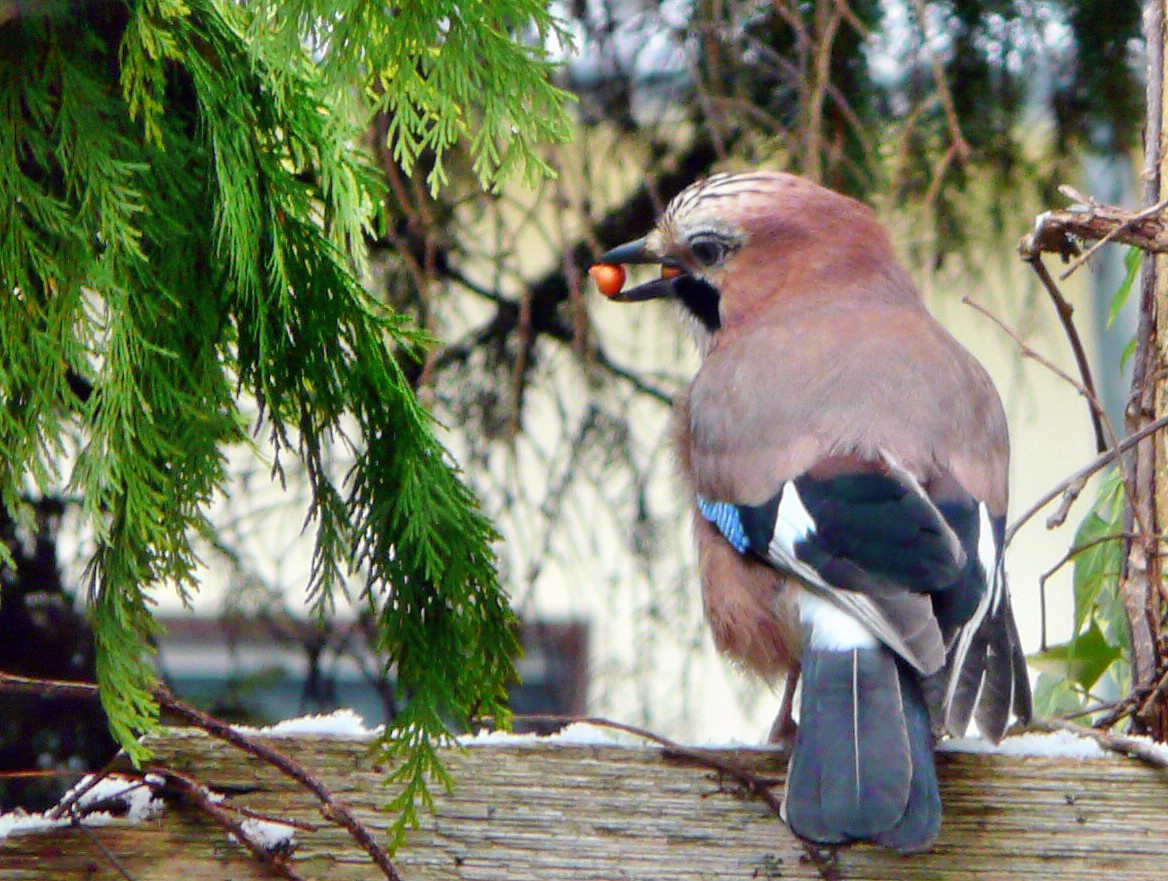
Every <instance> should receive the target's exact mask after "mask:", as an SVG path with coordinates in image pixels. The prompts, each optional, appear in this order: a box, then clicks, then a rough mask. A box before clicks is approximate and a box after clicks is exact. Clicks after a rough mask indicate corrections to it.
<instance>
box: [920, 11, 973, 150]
mask: <svg viewBox="0 0 1168 881" xmlns="http://www.w3.org/2000/svg"><path fill="white" fill-rule="evenodd" d="M912 3H913V8H914V9H915V11H916V14H917V20H918V22H919V23H920V26H921V34H922V35H923V37H924V48H925V52H926V53H927V54H928V56H929V64H930V65H931V66H932V69H933V80H934V82H935V84H936V86H937V94H938V95H939V96H940V98H941V106H942V107H943V108H944V109H945V120H946V122H947V123H948V124H949V139H950V141H951V142H952V147H953V148H955V150H956V152H955V154H954V156H953V158H955V159H956V160H957V161H958V162H964V161H965V160H966V159H968V158H969V154H970V147H969V142H968V141H967V140H965V135H964V134H963V133H962V131H961V122H960V118H959V116H958V114H957V105H956V104H955V103H954V101H953V92H952V91H951V90H950V89H949V81H948V79H947V78H946V76H945V67H944V65H943V64H942V63H941V59H940V57H939V56H938V55H937V53H936V52H934V51H933V48H932V46H930V45H929V40H930V37H929V24H928V11H927V10H926V9H925V4H924V0H912Z"/></svg>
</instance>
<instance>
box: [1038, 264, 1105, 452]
mask: <svg viewBox="0 0 1168 881" xmlns="http://www.w3.org/2000/svg"><path fill="white" fill-rule="evenodd" d="M1023 259H1025V260H1026V262H1027V263H1029V264H1030V266H1031V268H1033V269H1034V273H1035V275H1037V276H1038V280H1039V281H1041V282H1042V286H1043V287H1044V288H1046V292H1047V293H1048V294H1049V295H1050V299H1051V300H1052V301H1053V303H1054V308H1055V312H1057V313H1058V317H1059V322H1060V323H1061V324H1062V326H1063V331H1064V332H1065V333H1066V335H1067V340H1068V341H1069V342H1070V344H1071V351H1072V352H1073V353H1074V355H1075V364H1077V365H1078V367H1079V377H1080V378H1081V379H1082V381H1083V387H1084V388H1085V389H1086V390H1087V392H1088V394H1089V397H1088V398H1087V400H1088V405H1089V408H1090V410H1091V425H1092V426H1093V427H1094V429H1095V452H1097V453H1102V452H1103V451H1104V450H1106V449H1107V448H1108V447H1110V446H1112V445H1113V444H1114V443H1115V441H1116V437H1115V429H1114V428H1113V427H1112V426H1111V424H1110V423H1107V427H1106V430H1107V435H1109V436H1105V435H1104V422H1105V420H1106V419H1107V413H1106V411H1105V410H1104V409H1103V407H1102V405H1101V404H1100V403H1099V398H1098V395H1097V393H1096V391H1095V380H1094V378H1093V377H1092V375H1091V364H1090V362H1089V361H1088V360H1087V351H1086V350H1085V349H1084V348H1083V341H1082V339H1081V338H1080V337H1079V331H1078V328H1076V327H1075V322H1074V314H1075V307H1074V306H1072V305H1071V304H1070V303H1069V302H1068V301H1067V298H1066V297H1064V296H1063V294H1062V291H1060V290H1059V287H1058V285H1057V284H1055V280H1054V279H1053V278H1051V277H1050V272H1048V271H1047V268H1046V265H1045V264H1044V263H1043V262H1042V256H1041V255H1039V254H1034V255H1033V256H1025V257H1024V258H1023ZM1061 277H1062V278H1065V277H1066V275H1065V274H1064V275H1063V276H1061Z"/></svg>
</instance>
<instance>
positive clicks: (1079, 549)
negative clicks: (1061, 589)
mask: <svg viewBox="0 0 1168 881" xmlns="http://www.w3.org/2000/svg"><path fill="white" fill-rule="evenodd" d="M1133 537H1134V536H1133V533H1130V532H1117V533H1114V534H1112V535H1101V536H1099V537H1098V538H1094V539H1092V540H1091V541H1088V542H1084V543H1083V544H1081V545H1075V546H1074V547H1073V548H1071V549H1070V550H1068V551H1067V552H1066V553H1065V554H1063V555H1062V556H1061V557H1059V559H1058V562H1056V563H1055V564H1054V565H1053V566H1051V567H1050V568H1049V569H1047V570H1046V571H1045V572H1043V573H1042V574H1041V575H1040V576H1038V612H1039V616H1040V617H1041V619H1042V621H1041V624H1040V631H1041V633H1042V639H1041V641H1040V643H1039V648H1038V650H1039V651H1040V652H1044V651H1046V582H1047V581H1048V580H1050V578H1051V577H1052V576H1053V575H1054V574H1055V573H1056V572H1058V571H1059V570H1060V569H1062V568H1063V566H1065V565H1067V563H1069V562H1071V560H1073V559H1074V558H1075V557H1077V556H1078V555H1079V554H1081V553H1083V551H1086V550H1090V549H1091V548H1093V547H1097V546H1098V545H1101V544H1104V543H1105V542H1109V541H1119V540H1121V539H1130V538H1133Z"/></svg>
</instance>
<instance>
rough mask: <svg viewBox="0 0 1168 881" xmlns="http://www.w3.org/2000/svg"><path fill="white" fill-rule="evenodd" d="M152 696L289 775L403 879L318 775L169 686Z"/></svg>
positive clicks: (388, 872)
mask: <svg viewBox="0 0 1168 881" xmlns="http://www.w3.org/2000/svg"><path fill="white" fill-rule="evenodd" d="M155 697H157V698H158V701H159V703H160V704H161V705H162V707H163V708H164V709H166V710H167V711H169V712H171V713H173V714H174V715H176V716H178V717H179V718H181V719H182V720H183V721H185V722H187V723H189V724H191V725H194V726H195V727H196V728H202V729H203V730H204V731H206V732H207V733H208V734H211V735H213V736H215V737H218V738H219V739H220V740H225V741H227V742H228V743H230V744H232V745H233V746H236V747H239V748H240V749H242V750H243V751H244V752H246V753H250V754H251V755H253V756H255V757H256V758H259V759H262V760H263V761H265V762H267V763H268V764H270V765H274V766H275V767H276V768H278V769H279V770H280V771H282V772H283V773H284V774H285V775H287V776H288V777H291V778H292V779H293V780H295V781H296V782H297V783H299V784H300V785H301V786H303V787H304V788H305V789H307V790H308V791H309V792H311V793H312V794H313V795H315V796H316V798H317V800H318V801H319V802H320V804H321V808H320V812H321V814H323V815H324V817H325V819H327V820H331V821H332V822H334V823H337V824H339V825H341V826H344V827H345V829H346V830H347V831H348V833H349V835H350V836H351V837H352V839H353V840H354V841H355V842H357V844H359V845H360V846H361V848H362V849H363V850H364V851H365V852H366V853H367V854H369V856H370V858H371V859H372V860H373V862H374V864H375V865H376V866H377V868H379V869H380V870H381V872H382V874H384V875H385V877H386V878H388V879H389V881H402V877H401V875H399V874H398V871H397V869H395V868H394V866H393V863H392V862H390V859H389V854H388V853H386V851H385V848H383V847H382V846H381V845H380V844H378V843H377V842H376V841H375V840H374V838H373V834H372V833H371V832H370V831H369V829H368V828H367V827H366V826H365V824H364V823H362V822H361V821H360V820H358V819H357V817H356V815H355V814H354V813H353V811H352V809H351V808H349V806H348V805H346V804H345V803H344V802H342V801H341V800H340V799H338V798H337V797H336V796H334V795H333V794H332V792H330V791H329V789H328V787H327V786H325V785H324V784H323V783H322V782H321V781H320V779H319V778H318V777H316V776H315V775H314V774H313V773H312V772H311V771H309V770H308V768H306V767H305V766H304V765H303V764H301V763H300V762H298V761H296V760H295V759H293V758H292V757H291V756H286V755H284V753H282V752H280V751H278V750H276V749H273V748H272V747H270V746H268V745H267V744H266V743H263V742H262V741H260V740H259V739H258V738H254V737H251V736H249V735H246V734H242V733H240V732H239V731H236V730H235V729H234V728H232V727H231V726H230V725H228V724H227V723H226V722H222V721H220V720H219V719H216V718H215V717H214V716H211V715H209V714H207V713H204V712H203V711H202V710H200V709H198V708H197V707H193V706H191V705H190V704H188V703H186V702H184V701H180V700H179V699H178V698H176V697H175V696H174V695H173V694H172V693H171V692H170V691H169V690H168V689H166V688H164V687H161V686H159V687H158V688H157V689H155Z"/></svg>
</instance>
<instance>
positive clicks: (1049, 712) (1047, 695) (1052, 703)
mask: <svg viewBox="0 0 1168 881" xmlns="http://www.w3.org/2000/svg"><path fill="white" fill-rule="evenodd" d="M1082 706H1083V696H1082V694H1081V693H1080V692H1078V691H1076V690H1075V688H1074V686H1072V685H1071V684H1070V682H1068V681H1067V680H1066V678H1064V677H1063V676H1061V675H1054V674H1051V673H1039V674H1038V682H1036V683H1035V686H1034V712H1035V713H1036V714H1037V715H1039V716H1064V715H1066V714H1067V713H1073V712H1075V711H1076V710H1079V709H1081V708H1082Z"/></svg>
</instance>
